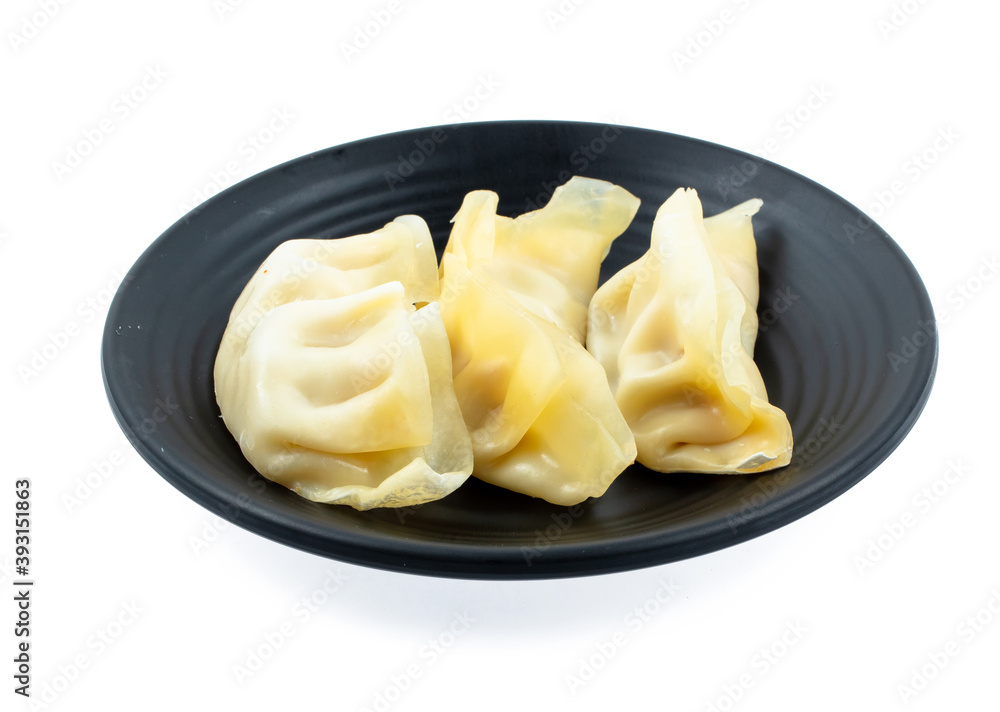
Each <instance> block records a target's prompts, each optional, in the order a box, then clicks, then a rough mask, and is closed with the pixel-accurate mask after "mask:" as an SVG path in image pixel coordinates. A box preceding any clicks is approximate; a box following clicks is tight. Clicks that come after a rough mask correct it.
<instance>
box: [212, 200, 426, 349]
mask: <svg viewBox="0 0 1000 712" xmlns="http://www.w3.org/2000/svg"><path fill="white" fill-rule="evenodd" d="M388 282H400V283H401V284H402V285H403V288H404V289H405V291H406V295H407V298H408V299H409V300H410V301H411V302H413V303H417V302H430V301H433V300H435V299H437V298H438V277H437V258H436V256H435V254H434V243H433V241H432V240H431V233H430V231H429V230H428V229H427V223H425V222H424V221H423V219H422V218H420V217H418V216H416V215H403V216H400V217H398V218H396V219H395V220H393V221H392V222H391V223H389V224H388V225H386V226H385V227H383V228H381V229H379V230H376V231H375V232H371V233H367V234H364V235H354V236H352V237H344V238H340V239H336V240H310V239H299V240H288V241H287V242H283V243H281V244H280V245H278V246H277V247H276V248H275V249H274V251H273V252H272V253H271V254H270V255H269V256H268V257H267V259H266V260H264V262H263V264H261V266H260V267H258V268H257V271H256V273H254V275H253V277H251V278H250V281H249V282H248V283H247V285H246V287H245V288H244V289H243V292H242V293H241V294H240V296H239V298H238V299H237V300H236V304H235V305H234V306H233V310H232V313H231V314H230V317H229V326H228V329H231V330H235V331H236V332H237V333H239V334H240V335H241V337H242V338H246V336H247V335H249V333H250V332H251V331H252V330H253V328H254V326H255V325H256V324H257V322H259V321H260V319H261V318H262V317H263V316H264V315H265V314H267V313H268V312H270V311H271V310H272V309H274V308H275V307H277V306H280V305H282V304H287V303H288V302H295V301H303V300H313V299H331V298H333V297H343V296H345V295H348V294H357V293H358V292H363V291H364V290H366V289H371V288H372V287H377V286H379V285H382V284H387V283H388Z"/></svg>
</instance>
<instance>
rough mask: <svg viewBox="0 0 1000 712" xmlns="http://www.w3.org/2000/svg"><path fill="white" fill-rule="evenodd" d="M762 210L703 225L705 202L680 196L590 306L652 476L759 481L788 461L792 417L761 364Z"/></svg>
mask: <svg viewBox="0 0 1000 712" xmlns="http://www.w3.org/2000/svg"><path fill="white" fill-rule="evenodd" d="M761 205H762V203H761V201H760V200H750V201H747V202H746V203H743V204H742V205H738V206H736V207H734V208H732V209H730V210H728V211H726V212H725V213H722V214H720V215H717V216H715V217H712V218H708V219H703V216H702V207H701V201H700V200H699V199H698V196H697V193H696V192H695V191H694V190H684V189H681V190H678V191H677V192H676V193H674V194H673V195H672V196H671V197H670V199H669V200H667V201H666V203H664V204H663V206H661V208H660V209H659V211H658V212H657V215H656V220H655V221H654V223H653V232H652V240H651V246H650V250H649V252H647V253H646V255H644V256H643V257H642V258H640V259H639V260H638V261H636V262H634V263H632V264H631V265H629V266H627V267H625V268H624V269H623V270H621V271H620V272H619V273H618V274H616V275H614V276H613V277H612V278H611V279H610V280H608V281H607V282H606V283H605V284H604V285H602V286H601V288H600V289H599V290H598V291H597V293H596V294H595V295H594V298H593V300H592V301H591V304H590V314H589V330H588V335H587V348H588V349H589V350H590V352H591V353H592V354H593V355H594V356H595V358H596V359H597V360H598V361H599V362H600V363H601V364H602V365H603V366H604V369H605V371H606V373H607V375H608V381H609V383H610V385H611V389H612V391H613V392H614V394H615V400H616V401H617V403H618V406H619V407H620V408H621V412H622V414H623V415H624V417H625V419H626V420H627V421H628V424H629V426H630V427H631V429H632V432H633V434H634V435H635V440H636V446H637V450H638V457H637V459H638V461H639V462H640V463H642V464H643V465H645V466H646V467H649V468H650V469H653V470H658V471H660V472H678V471H681V472H714V473H738V472H760V471H763V470H768V469H772V468H775V467H781V466H783V465H787V464H788V462H789V461H790V459H791V452H792V431H791V427H790V425H789V423H788V418H787V417H786V416H785V414H784V412H782V411H781V410H780V409H779V408H777V407H775V406H773V405H771V404H770V403H768V401H767V392H766V390H765V387H764V382H763V380H762V379H761V376H760V372H759V370H758V369H757V366H756V364H754V362H753V349H754V343H755V341H756V338H757V315H756V308H757V299H758V289H759V287H758V273H757V255H756V244H755V242H754V237H753V229H752V226H751V218H752V216H753V215H754V214H756V212H757V211H758V210H759V209H760V207H761Z"/></svg>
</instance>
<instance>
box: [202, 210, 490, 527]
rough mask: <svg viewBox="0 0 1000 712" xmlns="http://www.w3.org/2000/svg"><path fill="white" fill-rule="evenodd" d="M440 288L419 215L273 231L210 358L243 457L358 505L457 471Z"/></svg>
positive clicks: (300, 487)
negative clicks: (283, 236)
mask: <svg viewBox="0 0 1000 712" xmlns="http://www.w3.org/2000/svg"><path fill="white" fill-rule="evenodd" d="M438 293H439V292H438V276H437V261H436V259H435V256H434V248H433V244H432V242H431V238H430V233H429V231H428V230H427V226H426V224H425V223H424V221H423V220H422V219H420V218H418V217H416V216H403V217H401V218H397V219H396V220H394V221H393V222H392V223H389V224H388V225H386V226H385V227H384V228H382V229H381V230H378V231H376V232H373V233H370V234H368V235H359V236H355V237H349V238H343V239H339V240H291V241H289V242H286V243H283V244H282V245H279V246H278V247H277V248H276V249H275V250H274V252H273V253H272V254H271V255H270V256H269V257H268V258H267V259H266V260H265V261H264V263H263V264H262V265H261V266H260V268H259V269H258V270H257V272H256V274H254V276H253V277H252V278H251V280H250V282H249V283H248V284H247V286H246V287H245V288H244V290H243V292H242V294H241V295H240V297H239V299H238V300H237V302H236V304H235V306H234V307H233V310H232V313H231V314H230V319H229V324H228V326H227V327H226V330H225V332H224V334H223V337H222V342H221V344H220V346H219V351H218V354H217V356H216V361H215V373H214V375H215V392H216V400H217V401H218V404H219V409H220V411H221V413H222V417H223V420H224V421H225V423H226V426H227V427H228V428H229V430H230V432H232V433H233V435H234V437H235V438H236V440H237V441H238V442H239V445H240V448H241V450H242V451H243V454H244V455H245V456H246V458H247V460H248V461H249V462H250V463H251V464H252V465H253V466H254V467H255V468H256V469H257V470H258V471H259V472H260V473H261V474H262V475H264V476H265V477H267V478H269V479H271V480H274V481H276V482H279V483H281V484H283V485H286V486H287V487H290V488H291V489H294V490H295V491H296V492H298V493H299V494H301V495H302V496H304V497H307V498H309V499H312V500H314V501H319V502H336V503H342V504H349V505H350V506H352V507H355V508H357V509H369V508H371V507H382V506H404V505H412V504H419V503H422V502H426V501H430V500H433V499H438V498H440V497H443V496H444V495H446V494H448V493H450V492H452V491H453V490H454V489H455V488H457V487H458V486H459V485H461V484H462V482H464V481H465V480H466V479H467V478H468V476H469V474H470V473H471V472H472V446H471V443H470V441H469V435H468V431H467V430H466V428H465V424H464V422H463V421H462V416H461V412H460V411H459V409H458V402H457V400H456V398H455V393H454V388H453V386H452V379H451V353H450V349H449V347H448V338H447V334H446V333H445V330H444V324H443V322H442V321H441V316H440V309H439V307H438V305H437V304H436V303H434V302H433V301H432V300H435V299H437V297H438ZM426 302H431V303H430V304H427V306H424V307H423V308H421V309H419V310H416V309H414V307H413V304H415V303H416V304H423V303H426Z"/></svg>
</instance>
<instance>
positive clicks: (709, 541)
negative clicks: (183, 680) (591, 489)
mask: <svg viewBox="0 0 1000 712" xmlns="http://www.w3.org/2000/svg"><path fill="white" fill-rule="evenodd" d="M515 126H518V127H522V128H527V127H543V126H546V127H553V128H554V127H559V126H572V127H576V128H581V129H582V128H590V129H601V128H604V127H607V126H611V127H616V128H621V129H623V130H628V131H633V132H648V133H651V134H656V135H659V136H661V137H662V136H666V137H669V138H671V139H673V140H675V141H680V142H682V143H687V144H694V145H697V146H699V147H704V148H708V149H710V150H713V151H718V150H720V149H721V150H722V151H724V152H728V153H730V154H732V155H733V156H734V158H735V159H736V160H739V159H744V160H752V161H755V162H758V163H760V164H762V165H766V166H767V167H768V168H769V169H770V170H776V171H778V172H780V173H783V174H785V175H786V176H787V177H789V178H791V179H793V180H794V181H798V182H801V183H804V184H805V185H807V186H808V187H810V188H812V189H813V190H818V191H820V192H821V193H824V194H826V195H827V196H828V197H829V198H831V199H833V200H835V201H837V202H839V203H840V204H842V206H844V207H846V208H848V209H850V210H851V211H854V212H856V213H857V214H858V215H859V216H865V217H866V218H867V219H868V221H870V225H869V226H868V227H867V228H866V229H867V230H868V231H872V232H873V234H874V238H875V239H878V240H880V241H882V242H883V243H885V245H886V246H887V247H888V248H889V249H890V250H891V252H892V254H893V257H894V258H895V259H896V260H897V261H898V262H899V263H900V266H901V268H902V269H903V272H904V273H905V274H906V276H908V277H909V278H910V280H911V281H912V282H913V286H914V292H913V294H912V295H910V294H908V295H907V296H908V298H909V297H910V296H912V297H915V298H916V301H917V306H918V309H919V310H920V311H923V312H924V314H923V316H924V317H925V318H926V319H929V320H930V321H931V322H932V323H934V325H935V328H934V329H933V332H932V333H931V334H930V335H929V339H930V342H929V344H928V346H930V347H932V348H927V347H924V350H923V351H924V353H926V354H927V355H926V356H924V357H923V358H922V359H921V363H924V362H926V366H925V368H924V369H922V370H921V372H920V373H919V374H914V376H913V380H914V382H919V383H920V388H919V392H913V391H907V392H906V394H907V395H911V396H912V402H911V403H910V407H909V409H908V410H907V411H906V417H905V418H903V419H902V420H901V422H898V423H895V427H894V428H893V429H891V431H890V432H888V433H887V435H886V437H885V438H884V439H882V440H881V441H880V442H878V443H876V444H875V445H873V447H872V449H871V450H870V451H868V452H864V453H858V455H859V456H858V457H855V458H851V459H852V462H851V463H850V467H842V468H841V469H843V470H844V471H843V472H839V473H838V474H837V476H832V477H828V478H826V479H825V480H822V481H819V482H815V483H809V484H810V485H811V486H805V487H801V488H798V489H796V490H793V491H791V492H784V493H782V494H781V495H780V496H776V497H772V498H769V499H768V500H767V501H766V502H765V503H764V504H763V505H761V506H760V507H754V508H753V509H752V510H750V511H749V512H747V514H746V516H745V517H741V521H740V524H739V527H738V528H733V527H732V526H731V525H730V524H728V523H727V522H726V521H724V520H723V519H720V518H716V519H713V520H710V521H708V522H704V523H699V524H695V525H690V526H688V527H685V528H684V529H682V530H679V531H677V532H657V533H654V534H649V533H647V534H642V535H636V536H634V537H620V538H617V539H615V540H614V541H612V542H611V543H610V544H607V543H604V544H603V546H605V547H606V548H608V550H607V551H604V552H602V553H599V554H598V553H596V552H594V551H589V552H588V551H587V550H588V549H591V550H592V549H595V548H599V547H601V546H602V544H601V543H599V542H595V543H584V544H580V543H573V542H569V543H567V542H558V541H556V542H552V543H551V544H550V546H549V547H547V548H546V550H545V555H544V556H541V557H539V560H538V562H537V564H534V565H532V564H530V562H529V563H528V564H527V565H525V564H526V562H525V560H524V556H523V552H521V551H520V549H519V548H517V547H515V546H501V545H494V546H488V545H480V544H464V543H458V542H430V541H426V540H424V539H420V540H416V541H412V542H411V541H409V540H402V541H401V540H400V539H399V538H391V539H389V538H388V537H386V538H385V540H386V541H390V542H391V544H392V547H393V549H394V551H393V552H391V553H387V552H386V551H385V549H384V547H381V546H379V544H380V543H381V542H382V541H383V537H379V536H374V535H373V534H374V533H372V532H366V533H363V534H361V535H354V536H345V535H346V534H350V532H345V531H344V530H343V529H340V530H333V531H334V533H335V534H337V535H338V536H337V537H336V538H337V542H336V543H337V545H338V546H336V547H333V548H331V547H330V546H329V539H321V538H317V541H324V542H326V543H327V545H326V546H321V545H319V544H311V543H309V541H304V540H303V538H304V537H305V538H306V539H311V532H310V531H309V530H310V529H311V527H310V526H309V525H308V524H306V525H305V526H303V523H302V522H301V521H300V520H296V518H295V517H292V516H288V515H283V514H282V513H280V512H277V511H275V510H267V509H265V508H260V507H255V506H252V502H251V503H250V505H248V504H247V503H246V502H245V501H244V502H240V501H239V498H233V497H231V496H230V494H229V491H228V490H227V489H226V488H223V487H221V486H220V485H219V483H217V482H215V481H214V480H213V479H211V478H205V479H204V480H201V481H194V480H192V479H191V478H190V477H188V476H187V475H186V474H185V473H183V471H179V470H177V469H176V468H174V467H173V466H171V464H170V463H169V462H167V458H166V457H165V453H161V452H157V451H156V450H155V449H154V445H153V442H151V441H149V440H148V439H146V438H143V437H140V436H139V435H138V434H137V433H136V431H135V428H134V427H133V423H131V422H129V419H128V418H127V417H126V415H125V413H124V412H123V410H122V407H121V406H120V404H119V403H118V398H119V397H121V393H120V391H121V390H123V384H121V383H119V382H118V381H117V380H116V377H115V375H114V373H113V369H110V368H109V367H110V366H111V364H110V359H111V355H112V353H113V351H114V343H113V340H114V326H113V324H114V322H115V321H116V318H115V317H116V315H117V314H118V313H119V311H120V310H121V309H122V303H123V301H122V300H123V298H124V297H123V294H124V293H125V292H124V290H125V287H126V286H127V285H128V284H129V283H130V282H131V280H132V278H133V277H134V273H135V272H137V271H139V270H141V269H143V268H145V267H146V266H147V263H149V262H151V261H152V259H153V258H154V255H155V253H156V252H157V250H158V249H159V248H160V247H161V246H162V244H163V243H164V242H166V241H168V240H170V239H171V238H172V236H173V234H174V233H175V232H176V231H179V230H181V229H183V226H184V225H186V224H187V223H188V222H190V220H191V218H192V216H194V215H197V214H198V213H199V212H200V211H202V210H203V209H205V208H206V207H209V206H211V205H214V204H217V203H221V202H223V201H225V200H226V199H227V198H229V197H231V196H232V195H233V194H234V193H235V192H236V191H237V190H238V189H241V188H243V189H245V188H246V187H247V186H248V185H250V184H252V183H255V182H259V181H265V180H268V179H269V178H270V177H271V176H274V175H276V174H279V173H281V172H282V171H284V170H285V169H287V168H288V167H289V166H292V165H295V164H298V163H303V162H307V161H311V160H315V159H316V158H318V157H321V156H324V155H326V154H331V153H333V152H339V151H345V150H348V149H350V148H351V147H355V146H359V145H365V144H370V143H373V142H379V141H387V140H392V139H399V138H403V137H407V136H416V137H420V136H422V135H424V134H426V133H429V132H434V131H436V130H443V131H447V130H454V129H456V128H461V129H462V130H474V129H475V127H515ZM938 351H939V335H938V329H937V320H936V318H935V315H934V310H933V307H932V305H931V301H930V297H929V295H928V293H927V289H926V285H924V283H923V280H922V279H921V277H920V274H919V273H918V272H917V270H916V268H915V266H914V265H913V263H912V262H911V261H910V259H909V257H908V256H907V255H906V253H905V252H904V251H903V250H902V248H901V247H900V246H899V244H898V243H896V241H895V240H893V238H892V237H891V236H890V235H889V234H888V233H886V231H885V230H884V229H882V228H881V227H880V226H879V225H878V224H877V223H876V222H875V221H874V220H872V219H871V218H870V217H869V216H867V215H866V214H865V213H864V211H862V210H861V209H860V208H858V207H857V206H855V205H854V204H852V203H850V202H849V201H847V200H846V199H844V198H843V197H842V196H840V195H839V194H838V193H836V192H834V191H833V190H831V189H829V188H827V187H825V186H823V185H822V184H820V183H818V182H817V181H815V180H813V179H811V178H809V177H807V176H804V175H802V174H800V173H798V172H796V171H793V170H792V169H790V168H787V167H785V166H782V165H780V164H777V163H774V162H773V161H770V160H769V159H766V158H763V157H760V156H757V155H755V154H751V153H748V152H745V151H742V150H740V149H736V148H732V147H729V146H725V145H723V144H719V143H715V142H711V141H707V140H705V139H700V138H695V137H690V136H684V135H681V134H676V133H671V132H667V131H660V130H657V129H650V128H644V127H637V126H629V125H624V124H617V123H596V122H586V121H563V120H542V119H538V120H535V119H516V120H499V121H474V122H464V123H460V124H441V125H436V126H425V127H417V128H412V129H404V130H400V131H393V132H389V133H384V134H379V135H375V136H370V137H367V138H361V139H356V140H353V141H349V142H347V143H343V144H337V145H335V146H330V147H326V148H323V149H319V150H316V151H313V152H311V153H308V154H304V155H302V156H298V157H295V158H292V159H290V160H287V161H284V162H282V163H280V164H278V165H275V166H273V167H270V168H267V169H265V170H263V171H260V172H258V173H255V174H253V175H251V176H248V177H246V178H244V179H243V180H241V181H239V182H237V183H234V184H233V185H231V186H227V187H226V188H225V189H224V190H222V191H220V192H218V193H216V194H215V195H213V196H211V197H209V198H208V199H206V200H205V201H203V202H202V203H200V204H199V205H197V206H195V207H194V208H192V209H191V210H189V211H188V212H187V213H185V214H184V215H183V216H181V217H180V218H178V219H177V220H176V221H175V222H174V223H172V224H171V225H170V226H169V227H168V228H167V229H166V230H164V231H163V232H162V233H161V234H160V235H159V236H158V237H157V238H156V239H155V240H153V241H152V242H151V243H150V244H149V246H148V247H147V248H146V249H145V250H144V251H143V252H142V253H141V254H140V256H139V257H138V258H137V259H136V261H135V262H134V263H133V265H132V266H131V267H130V268H129V270H128V272H127V274H126V276H125V279H124V280H123V283H122V285H121V286H120V287H119V289H118V291H117V292H116V294H115V297H114V299H113V301H112V303H111V305H110V307H109V310H108V316H107V319H106V322H105V327H104V331H103V334H102V340H101V357H100V360H101V374H102V380H103V383H104V387H105V393H106V395H107V398H108V402H109V404H110V406H111V410H112V413H113V414H114V417H115V420H116V421H117V422H118V424H119V427H121V429H122V431H123V432H124V434H125V436H126V438H127V439H128V440H129V442H130V444H131V445H132V446H133V447H134V448H135V449H136V451H137V452H138V453H139V454H140V456H141V457H142V458H143V460H145V461H146V463H147V464H149V465H150V467H151V468H152V469H153V470H154V471H155V472H157V474H159V475H160V476H161V477H163V478H164V479H165V480H166V481H167V482H169V483H170V484H171V485H172V486H173V487H175V488H176V489H177V490H179V491H180V492H181V493H183V494H184V495H185V496H187V497H188V498H190V499H192V500H193V501H194V502H196V503H197V504H199V505H201V506H202V507H204V508H206V509H207V510H209V511H211V512H212V513H213V514H215V515H217V516H219V517H221V518H223V519H225V520H227V521H229V522H230V523H232V524H235V525H236V526H239V527H241V528H243V529H246V530H248V531H251V532H253V533H255V534H257V535H260V536H264V537H266V538H268V539H271V540H272V541H276V542H278V543H281V544H284V545H287V546H291V547H293V548H296V549H299V550H302V551H306V552H309V553H312V554H316V555H319V556H323V557H326V558H333V559H336V560H339V561H344V562H347V563H351V564H356V565H361V566H367V567H373V568H378V569H382V570H389V571H396V572H404V573H414V574H420V575H426V576H440V577H447V578H461V579H516V580H532V579H552V578H566V577H579V576H590V575H601V574H610V573H616V572H621V571H627V570H634V569H638V568H644V567H649V566H655V565H661V564H668V563H672V562H675V561H679V560H683V559H687V558H691V557H694V556H699V555H702V554H707V553H711V552H714V551H719V550H722V549H725V548H729V547H730V546H735V545H737V544H740V543H743V542H746V541H749V540H751V539H754V538H756V537H758V536H761V535H763V534H765V533H768V532H771V531H775V530H777V529H780V528H782V527H784V526H787V525H788V524H790V523H792V522H794V521H796V520H798V519H800V518H801V517H803V516H805V515H806V514H808V513H810V512H812V511H815V510H817V509H819V508H821V507H823V506H825V505H827V504H828V503H829V502H831V501H832V500H834V499H836V498H837V497H839V496H840V495H842V494H844V493H845V492H846V491H848V490H849V489H851V488H852V487H854V486H855V485H856V484H857V483H858V482H860V481H861V480H862V479H864V478H865V477H866V476H868V475H869V474H871V473H872V472H873V471H874V470H875V469H876V468H877V467H878V466H879V465H880V464H881V463H882V462H884V461H885V460H886V459H887V458H888V457H889V456H890V455H891V454H892V453H893V452H894V451H895V449H896V448H897V447H898V446H899V444H900V443H901V442H902V441H903V439H904V438H905V437H906V435H907V434H908V433H909V431H910V430H911V429H912V428H913V425H914V424H915V423H916V421H917V420H918V419H919V417H920V415H921V413H922V412H923V409H924V407H925V406H926V404H927V401H928V399H929V397H930V393H931V390H932V387H933V384H934V381H935V377H936V372H937V364H938ZM109 371H111V374H110V377H109ZM331 506H333V505H331ZM296 522H298V526H296ZM682 535H683V536H682ZM595 557H596V558H595Z"/></svg>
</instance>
